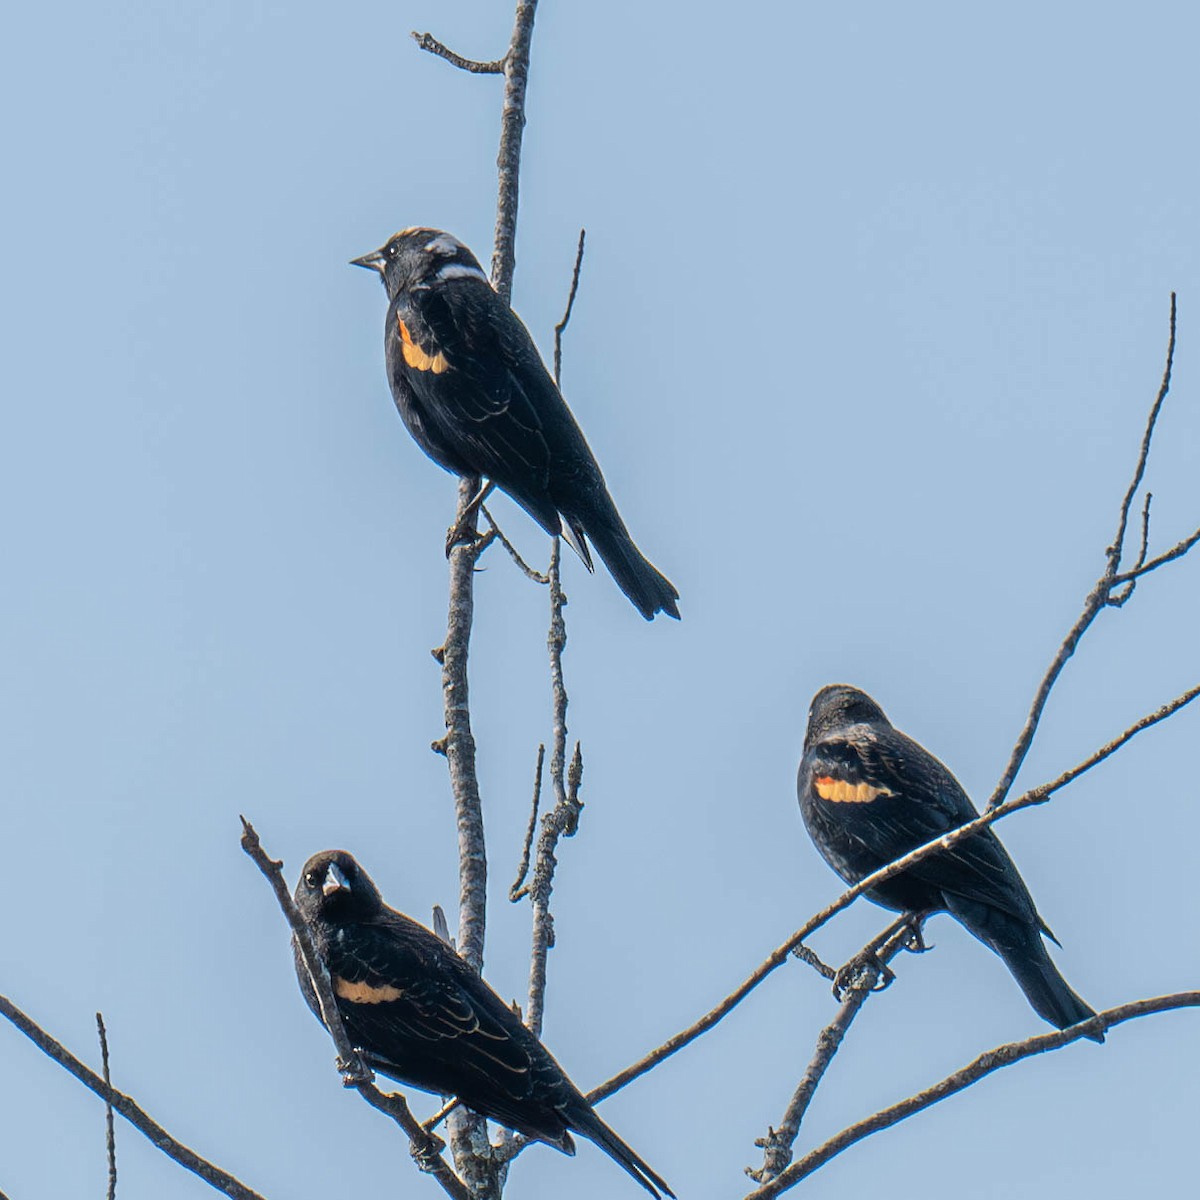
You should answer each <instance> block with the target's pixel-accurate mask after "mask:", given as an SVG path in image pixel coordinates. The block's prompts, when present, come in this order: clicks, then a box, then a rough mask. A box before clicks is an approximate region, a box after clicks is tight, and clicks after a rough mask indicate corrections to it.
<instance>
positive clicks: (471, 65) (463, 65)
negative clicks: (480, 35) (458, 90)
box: [411, 29, 504, 75]
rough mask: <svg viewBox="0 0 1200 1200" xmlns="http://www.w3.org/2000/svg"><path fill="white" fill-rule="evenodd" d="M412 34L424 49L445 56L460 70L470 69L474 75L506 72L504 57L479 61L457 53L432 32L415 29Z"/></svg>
mask: <svg viewBox="0 0 1200 1200" xmlns="http://www.w3.org/2000/svg"><path fill="white" fill-rule="evenodd" d="M411 36H412V39H413V41H414V42H416V43H417V45H418V46H420V47H421V49H422V50H428V51H429V53H430V54H436V55H437V57H438V58H444V59H445V60H446V61H447V62H448V63H450V65H451V66H455V67H457V68H458V69H459V70H460V71H468V72H469V73H470V74H472V75H503V74H504V59H502V58H498V59H496V60H495V61H494V62H479V61H478V60H476V59H473V58H463V56H462V55H461V54H455V53H454V51H453V50H451V49H450V48H449V47H447V46H443V45H442V43H441V42H439V41H438V40H437V38H435V37H434V36H433V34H431V33H418V32H417V31H416V30H415V29H414V30H413V31H412V34H411Z"/></svg>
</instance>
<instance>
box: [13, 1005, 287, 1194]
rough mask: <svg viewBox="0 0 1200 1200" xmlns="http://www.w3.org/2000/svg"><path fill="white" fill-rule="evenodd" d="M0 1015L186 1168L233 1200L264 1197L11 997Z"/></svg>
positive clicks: (168, 1155) (169, 1156)
mask: <svg viewBox="0 0 1200 1200" xmlns="http://www.w3.org/2000/svg"><path fill="white" fill-rule="evenodd" d="M0 1016H2V1017H5V1018H6V1019H7V1020H9V1021H11V1022H12V1024H13V1025H15V1026H16V1027H17V1029H19V1030H20V1031H21V1032H22V1033H23V1034H24V1035H25V1036H26V1037H27V1038H28V1039H29V1040H30V1041H31V1042H32V1043H33V1044H34V1045H35V1046H37V1048H38V1049H39V1050H41V1051H42V1053H43V1054H46V1055H48V1056H49V1057H50V1058H52V1059H53V1060H54V1061H55V1062H56V1063H58V1065H59V1066H60V1067H62V1068H63V1069H64V1070H66V1071H69V1072H70V1073H71V1074H72V1075H74V1076H75V1078H76V1079H78V1080H79V1082H80V1083H82V1084H83V1086H84V1087H85V1088H87V1089H88V1090H89V1091H91V1092H94V1093H95V1094H96V1095H97V1096H99V1097H100V1099H101V1100H103V1101H104V1102H105V1103H106V1104H111V1105H112V1106H113V1108H115V1109H116V1110H117V1112H119V1113H120V1114H121V1116H123V1117H124V1118H125V1120H127V1121H128V1122H129V1123H130V1125H132V1126H133V1127H134V1128H135V1129H136V1130H137V1131H138V1132H139V1133H142V1134H145V1136H146V1137H147V1138H149V1139H150V1141H151V1142H152V1143H153V1144H154V1145H155V1146H157V1147H158V1149H159V1150H161V1151H162V1152H163V1153H164V1154H165V1155H166V1156H167V1157H168V1158H170V1159H172V1160H173V1161H174V1162H177V1163H178V1164H179V1165H180V1166H181V1167H183V1168H184V1170H187V1171H191V1172H192V1174H193V1175H196V1176H198V1177H199V1178H200V1179H203V1180H204V1182H205V1183H207V1184H210V1185H211V1186H212V1187H214V1188H216V1189H217V1191H218V1192H222V1193H223V1194H224V1195H226V1196H228V1197H230V1200H263V1197H262V1196H261V1195H259V1193H258V1192H256V1191H254V1190H253V1189H252V1188H249V1187H247V1186H246V1185H245V1184H244V1183H242V1181H241V1180H240V1179H236V1178H234V1176H232V1175H230V1174H229V1172H228V1171H222V1170H221V1168H220V1167H218V1166H216V1165H215V1164H214V1163H211V1162H209V1161H208V1159H206V1158H201V1157H200V1155H199V1154H197V1153H196V1152H195V1151H194V1150H192V1149H190V1148H189V1147H187V1146H185V1145H184V1144H183V1143H182V1142H181V1141H179V1140H178V1139H177V1138H174V1137H172V1136H171V1135H170V1134H169V1133H168V1132H167V1131H166V1130H165V1129H164V1128H163V1127H162V1126H161V1125H160V1124H159V1123H158V1122H157V1121H156V1120H154V1118H153V1117H151V1116H150V1115H149V1113H147V1112H146V1110H145V1109H143V1108H142V1107H141V1105H139V1104H138V1103H137V1102H136V1101H135V1100H133V1099H132V1098H131V1097H129V1096H127V1095H125V1093H124V1092H118V1091H117V1090H116V1089H115V1088H113V1087H110V1086H109V1085H108V1084H106V1083H105V1082H104V1080H103V1079H101V1078H100V1076H99V1075H97V1074H96V1072H95V1071H93V1070H91V1069H90V1068H89V1067H86V1066H84V1064H83V1063H81V1062H80V1061H79V1059H77V1058H76V1057H75V1055H73V1054H72V1053H71V1052H70V1051H69V1050H68V1049H67V1048H66V1047H65V1046H64V1045H63V1044H62V1043H61V1042H58V1041H56V1040H55V1039H54V1038H52V1037H51V1036H50V1034H48V1033H47V1032H46V1031H45V1030H44V1029H43V1028H42V1027H41V1026H40V1025H39V1024H38V1023H37V1022H36V1021H34V1020H33V1018H32V1017H29V1016H27V1015H26V1014H25V1013H23V1012H22V1011H21V1010H20V1009H19V1008H18V1007H17V1006H16V1005H15V1004H14V1003H13V1002H12V1001H11V1000H9V999H8V997H7V996H0Z"/></svg>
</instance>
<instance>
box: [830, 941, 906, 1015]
mask: <svg viewBox="0 0 1200 1200" xmlns="http://www.w3.org/2000/svg"><path fill="white" fill-rule="evenodd" d="M895 978H896V972H895V971H893V970H892V968H891V967H889V966H888V965H887V963H885V962H884V961H883V960H882V959H881V958H880V957H879V955H878V954H876V953H875V949H874V947H872V946H868V947H867V949H866V950H864V951H862V952H861V953H859V954H856V955H855V956H854V957H853V958H852V959H851V960H850V961H849V962H848V963H846V964H845V965H844V966H841V967H839V968H838V970H837V972H836V973H835V974H834V977H833V997H834V999H835V1000H837V1001H839V1002H840V1001H841V1000H842V999H843V997H844V996H845V994H846V993H847V992H850V991H856V990H860V989H861V990H866V991H869V992H882V991H883V990H884V988H887V987H890V986H891V984H892V981H893V980H894V979H895Z"/></svg>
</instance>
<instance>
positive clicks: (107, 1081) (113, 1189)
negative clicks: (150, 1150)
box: [96, 1013, 117, 1200]
mask: <svg viewBox="0 0 1200 1200" xmlns="http://www.w3.org/2000/svg"><path fill="white" fill-rule="evenodd" d="M96 1034H97V1036H98V1037H99V1038H100V1068H101V1070H102V1071H103V1072H104V1086H105V1087H106V1088H108V1090H109V1091H110V1092H111V1091H112V1075H111V1074H110V1073H109V1070H108V1030H107V1029H105V1028H104V1014H103V1013H97V1014H96ZM104 1149H105V1153H106V1154H107V1155H108V1200H116V1196H117V1131H116V1129H115V1128H114V1127H113V1106H112V1098H111V1097H105V1100H104Z"/></svg>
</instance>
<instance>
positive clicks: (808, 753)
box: [797, 684, 1104, 1042]
mask: <svg viewBox="0 0 1200 1200" xmlns="http://www.w3.org/2000/svg"><path fill="white" fill-rule="evenodd" d="M797 786H798V790H799V793H800V812H801V814H802V815H803V817H804V824H805V826H806V827H807V829H808V833H809V836H810V837H811V838H812V840H813V842H814V844H815V845H816V847H817V849H818V850H819V851H820V852H821V854H822V855H823V856H824V858H825V861H826V862H827V863H829V865H830V866H831V867H832V868H833V869H834V870H835V871H836V872H837V873H838V874H839V875H840V876H841V877H842V878H843V879H844V880H845V881H846V882H847V883H851V884H853V883H857V882H858V881H859V880H860V879H862V878H864V877H865V876H867V875H869V874H871V873H872V872H873V871H877V870H878V869H879V868H880V867H883V866H886V865H887V864H888V863H890V862H892V861H894V860H895V859H897V858H900V857H901V856H902V855H904V854H907V853H908V852H909V851H910V850H915V849H916V848H917V847H918V846H920V845H923V844H924V843H925V842H928V841H931V840H932V839H934V838H936V837H938V836H939V835H941V834H943V833H946V832H947V831H948V830H951V829H954V828H955V827H957V826H959V825H962V824H964V823H965V822H967V821H970V820H973V819H974V818H975V817H977V816H978V815H979V814H978V813H977V812H976V811H975V807H974V805H973V804H972V803H971V801H970V800H969V799H968V798H967V794H966V792H965V791H963V789H962V785H961V784H960V783H959V782H958V780H957V779H955V778H954V776H953V775H951V774H950V772H949V771H948V770H947V769H946V767H945V766H943V765H942V763H940V762H939V761H938V760H937V759H936V758H934V757H933V755H932V754H930V753H929V751H927V750H926V749H924V747H922V746H919V745H918V744H917V743H916V742H914V741H913V740H912V738H910V737H906V736H905V735H904V734H903V733H901V732H900V731H899V730H897V729H894V728H893V727H892V724H891V722H890V721H889V720H888V719H887V717H885V716H884V715H883V710H882V709H881V708H880V707H879V705H878V704H876V703H875V701H874V700H872V699H871V697H870V696H868V695H867V694H866V693H865V692H860V691H859V690H858V689H857V688H852V687H846V686H845V685H843V684H834V685H832V686H830V687H825V688H822V689H821V690H820V691H819V692H818V693H817V694H816V696H814V697H813V702H812V707H811V708H810V709H809V713H808V730H807V732H806V733H805V735H804V757H803V758H802V759H801V760H800V773H799V779H798V781H797ZM866 895H867V898H868V899H870V900H874V901H875V903H876V904H881V905H883V906H884V907H885V908H890V909H894V910H895V911H897V912H912V913H918V914H926V913H932V912H942V911H944V912H948V913H950V915H951V916H953V917H956V918H957V919H958V920H959V921H960V922H961V923H962V924H963V925H965V926H966V928H967V929H968V930H969V931H970V932H971V933H973V934H974V935H975V936H976V937H977V938H978V939H979V940H980V941H981V942H983V943H984V944H985V945H987V946H990V947H991V948H992V949H993V950H994V951H995V952H996V953H997V954H998V955H1000V957H1001V958H1002V959H1003V960H1004V962H1005V965H1006V966H1007V967H1008V969H1009V970H1010V971H1011V972H1012V974H1013V978H1014V979H1016V981H1017V984H1018V985H1019V987H1020V988H1021V991H1023V992H1024V993H1025V997H1026V999H1028V1001H1029V1003H1030V1004H1031V1005H1032V1006H1033V1010H1034V1012H1036V1013H1037V1014H1038V1015H1039V1016H1040V1017H1043V1018H1044V1019H1045V1020H1047V1021H1049V1022H1050V1024H1051V1025H1056V1026H1057V1027H1058V1028H1059V1029H1066V1028H1067V1026H1069V1025H1076V1024H1078V1023H1079V1022H1080V1021H1086V1020H1087V1019H1088V1018H1089V1017H1094V1016H1095V1015H1096V1014H1095V1012H1094V1011H1093V1010H1092V1009H1091V1008H1089V1007H1088V1006H1087V1005H1086V1004H1085V1003H1084V1002H1083V1001H1082V1000H1081V999H1080V998H1079V997H1078V996H1077V995H1076V994H1075V993H1074V992H1073V991H1072V990H1071V989H1070V988H1069V987H1068V986H1067V983H1066V980H1064V979H1063V977H1062V976H1061V975H1060V974H1059V973H1058V968H1057V967H1056V966H1055V965H1054V963H1052V962H1051V961H1050V956H1049V955H1048V954H1047V953H1046V947H1045V945H1044V944H1043V943H1042V934H1045V935H1046V936H1047V937H1048V938H1050V939H1051V940H1052V941H1053V942H1054V943H1055V945H1057V944H1058V939H1057V938H1056V937H1055V936H1054V934H1053V933H1051V932H1050V929H1049V927H1048V926H1047V925H1046V922H1045V921H1043V920H1042V918H1041V917H1040V916H1039V915H1038V911H1037V909H1036V908H1035V907H1034V904H1033V899H1032V897H1031V896H1030V895H1029V890H1028V889H1027V888H1026V886H1025V883H1024V881H1023V880H1022V879H1021V876H1020V875H1019V874H1018V873H1017V868H1016V866H1015V865H1014V864H1013V861H1012V859H1011V858H1009V856H1008V854H1007V852H1006V851H1005V849H1004V847H1003V846H1002V845H1001V844H1000V839H999V838H997V837H996V835H995V834H994V833H993V832H992V830H991V828H990V827H989V828H986V829H983V830H981V831H980V832H979V833H977V834H974V835H973V836H972V837H969V838H967V839H966V840H965V841H961V842H959V843H958V844H957V845H956V846H953V847H951V848H950V849H949V850H943V851H941V852H939V853H937V854H931V855H930V856H929V857H928V858H926V859H922V860H921V861H920V862H919V863H917V864H916V865H915V866H912V867H909V869H908V870H907V871H903V872H901V874H899V875H897V876H895V877H894V878H892V879H889V880H887V881H886V882H884V883H882V884H880V885H879V886H878V887H876V888H872V889H871V890H870V891H868V892H867V893H866ZM1094 1039H1095V1040H1096V1041H1098V1042H1102V1041H1103V1040H1104V1035H1103V1034H1102V1033H1100V1034H1096V1035H1094Z"/></svg>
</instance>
